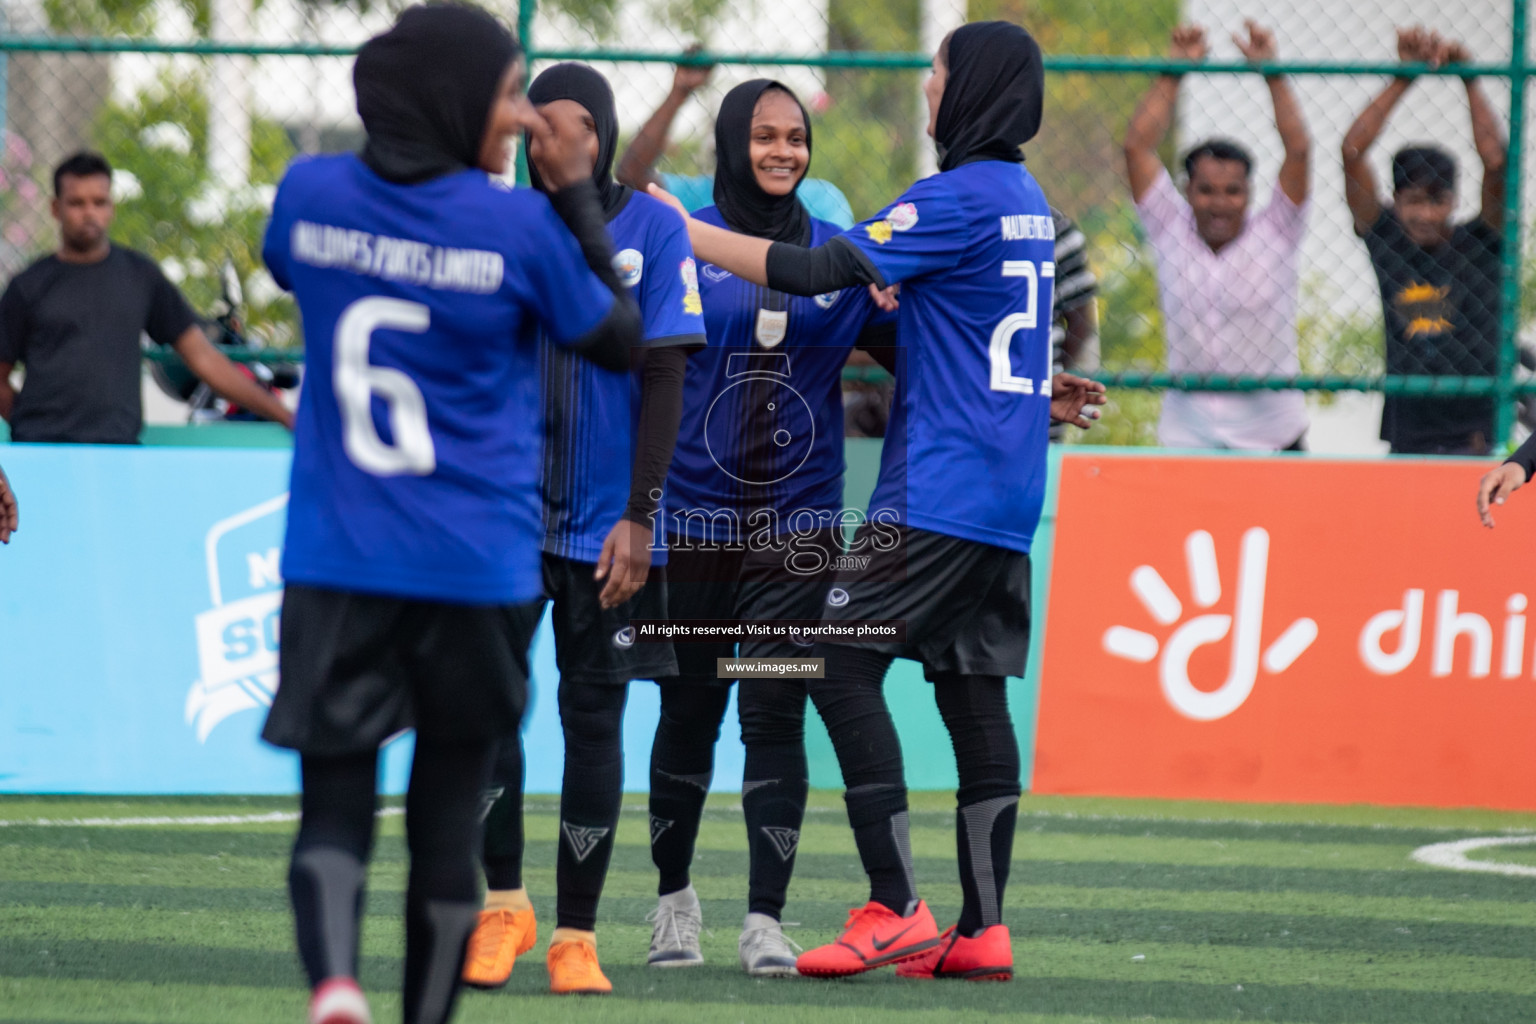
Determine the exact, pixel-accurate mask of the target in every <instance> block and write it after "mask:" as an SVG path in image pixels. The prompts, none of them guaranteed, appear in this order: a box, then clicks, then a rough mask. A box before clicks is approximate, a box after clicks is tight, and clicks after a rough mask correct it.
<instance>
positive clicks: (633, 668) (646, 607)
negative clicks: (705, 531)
mask: <svg viewBox="0 0 1536 1024" xmlns="http://www.w3.org/2000/svg"><path fill="white" fill-rule="evenodd" d="M596 569H597V566H596V565H593V564H592V563H590V562H577V561H573V560H571V559H569V558H562V557H560V556H559V555H549V554H546V555H545V556H544V596H545V597H547V598H549V599H550V601H552V602H553V605H554V606H553V609H552V619H553V622H554V627H555V664H556V666H558V667H559V669H560V678H561V679H569V680H571V681H572V682H578V683H597V684H612V685H621V684H623V683H627V682H629V681H630V680H631V679H655V678H657V677H658V676H673V675H676V674H677V661H676V659H675V658H674V657H673V656H672V645H671V644H669V643H636V642H635V630H634V627H633V626H631V625H630V622H631V621H632V620H634V619H665V618H666V617H667V572H666V566H662V565H653V566H651V571H650V575H649V576H647V577H646V582H645V586H643V587H641V588H640V593H638V594H636V595H635V596H634V597H632V598H630V599H629V600H628V601H625V602H624V603H623V604H621V605H619V606H618V607H616V608H608V609H604V608H603V605H602V602H601V601H600V600H598V595H599V594H601V593H602V592H603V587H604V586H605V585H606V582H607V581H599V580H595V579H593V578H592V573H593V572H594V571H596Z"/></svg>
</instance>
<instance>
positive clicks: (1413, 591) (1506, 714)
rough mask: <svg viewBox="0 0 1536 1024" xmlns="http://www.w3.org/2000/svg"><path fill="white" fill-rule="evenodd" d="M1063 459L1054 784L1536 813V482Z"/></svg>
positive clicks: (1208, 461) (1050, 650) (1048, 656)
mask: <svg viewBox="0 0 1536 1024" xmlns="http://www.w3.org/2000/svg"><path fill="white" fill-rule="evenodd" d="M1493 465H1495V463H1494V461H1492V460H1490V461H1489V462H1487V463H1476V464H1474V463H1471V462H1453V461H1434V460H1423V461H1418V460H1404V461H1395V460H1394V461H1330V460H1323V459H1318V458H1306V459H1302V458H1283V459H1278V458H1277V459H1268V458H1235V457H1209V458H1207V457H1158V456H1133V455H1076V454H1067V455H1063V456H1062V459H1061V474H1060V492H1059V502H1058V506H1057V521H1056V537H1055V543H1054V547H1053V555H1052V568H1051V584H1050V604H1049V612H1048V615H1047V621H1046V638H1045V656H1044V663H1043V669H1042V675H1041V684H1040V715H1039V727H1038V734H1037V740H1036V763H1035V775H1034V786H1033V789H1034V791H1035V792H1039V793H1084V794H1089V793H1091V794H1101V795H1117V796H1148V797H1171V798H1186V799H1214V800H1247V801H1280V802H1315V803H1357V802H1359V803H1375V804H1402V805H1421V806H1434V807H1455V806H1478V807H1491V808H1510V809H1521V810H1536V628H1532V627H1531V626H1530V625H1529V620H1530V618H1531V617H1532V616H1533V615H1536V609H1533V608H1531V601H1530V599H1531V596H1532V595H1533V594H1536V485H1532V486H1531V487H1530V488H1529V489H1527V490H1522V491H1520V492H1518V493H1516V494H1515V495H1514V497H1513V498H1511V499H1510V502H1509V504H1507V505H1504V506H1502V507H1500V508H1498V509H1496V511H1495V517H1496V519H1497V520H1498V526H1497V527H1496V528H1495V529H1493V530H1488V529H1486V528H1484V527H1483V526H1482V525H1481V524H1480V523H1479V522H1478V519H1477V515H1476V508H1475V504H1476V493H1477V483H1478V479H1479V477H1480V476H1481V475H1482V473H1483V472H1485V471H1486V470H1487V469H1488V468H1490V467H1491V466H1493Z"/></svg>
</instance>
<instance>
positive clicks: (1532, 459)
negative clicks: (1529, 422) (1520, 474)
mask: <svg viewBox="0 0 1536 1024" xmlns="http://www.w3.org/2000/svg"><path fill="white" fill-rule="evenodd" d="M1504 461H1505V462H1513V463H1514V464H1515V465H1517V466H1519V467H1520V468H1521V469H1523V470H1525V481H1526V483H1530V481H1531V477H1533V476H1536V434H1532V435H1531V436H1530V437H1528V438H1526V439H1525V443H1524V444H1522V445H1521V446H1520V447H1519V448H1516V449H1515V453H1514V454H1513V455H1511V456H1510V457H1509V458H1507V459H1505V460H1504Z"/></svg>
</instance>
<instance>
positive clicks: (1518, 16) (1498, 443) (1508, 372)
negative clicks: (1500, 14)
mask: <svg viewBox="0 0 1536 1024" xmlns="http://www.w3.org/2000/svg"><path fill="white" fill-rule="evenodd" d="M1527 6H1528V0H1513V4H1512V7H1511V11H1510V14H1511V17H1512V18H1513V20H1514V24H1513V26H1512V29H1513V30H1512V31H1511V33H1510V44H1509V45H1510V55H1509V159H1508V163H1507V165H1506V166H1505V168H1504V249H1503V261H1502V262H1503V282H1502V283H1503V290H1502V292H1501V297H1502V299H1503V310H1502V317H1501V323H1500V325H1499V342H1500V344H1499V375H1498V379H1497V381H1496V385H1495V388H1494V403H1495V404H1494V408H1493V413H1494V420H1493V433H1494V438H1493V441H1494V448H1495V449H1496V450H1502V449H1503V448H1504V447H1505V445H1506V444H1507V443H1508V441H1509V434H1510V431H1511V429H1513V427H1514V420H1515V403H1514V399H1515V371H1516V369H1517V368H1518V367H1519V365H1520V362H1519V348H1518V339H1517V335H1518V333H1519V330H1520V262H1521V259H1520V257H1521V247H1520V235H1521V232H1520V228H1521V224H1520V211H1521V202H1520V199H1521V196H1520V171H1521V164H1522V163H1523V160H1522V157H1523V156H1524V153H1525V85H1526V79H1527V75H1528V74H1529V70H1528V65H1527V62H1526V59H1525V33H1526V27H1527V19H1528V16H1529V14H1528V10H1527Z"/></svg>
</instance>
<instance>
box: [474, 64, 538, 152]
mask: <svg viewBox="0 0 1536 1024" xmlns="http://www.w3.org/2000/svg"><path fill="white" fill-rule="evenodd" d="M527 74H528V65H527V64H526V63H524V61H523V58H521V57H519V58H517V60H515V61H513V62H512V63H511V64H509V65H508V66H507V70H506V72H505V73H504V74H503V75H502V76H501V82H500V83H499V84H497V86H496V95H495V97H494V98H493V99H492V100H491V110H490V113H489V114H487V115H486V119H485V134H484V135H483V136H481V138H480V159H479V161H478V166H479V168H480V169H481V170H482V171H485V172H486V173H488V174H506V173H507V164H508V163H509V162H510V161H511V159H512V149H511V142H512V137H513V136H515V135H516V134H517V133H518V132H520V131H522V130H523V128H524V127H526V126H527V125H528V122H529V119H530V118H531V117H532V115H533V105H532V104H530V103H529V102H528V97H527V96H524V95H523V84H524V82H525V80H526V78H527Z"/></svg>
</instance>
